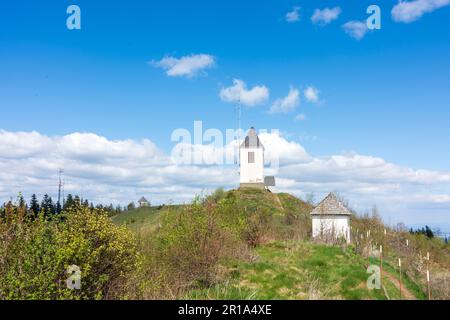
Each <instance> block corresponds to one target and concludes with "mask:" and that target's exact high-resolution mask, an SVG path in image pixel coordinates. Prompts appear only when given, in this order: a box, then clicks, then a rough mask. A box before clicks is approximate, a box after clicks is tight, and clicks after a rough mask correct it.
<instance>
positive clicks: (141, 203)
mask: <svg viewBox="0 0 450 320" xmlns="http://www.w3.org/2000/svg"><path fill="white" fill-rule="evenodd" d="M138 203H139V208H144V207H150V202H149V201H148V200H147V199H145V197H142V198H140V199H139V201H138Z"/></svg>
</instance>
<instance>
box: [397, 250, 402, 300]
mask: <svg viewBox="0 0 450 320" xmlns="http://www.w3.org/2000/svg"><path fill="white" fill-rule="evenodd" d="M398 269H399V272H400V277H399V282H400V300H402V260H400V258H398Z"/></svg>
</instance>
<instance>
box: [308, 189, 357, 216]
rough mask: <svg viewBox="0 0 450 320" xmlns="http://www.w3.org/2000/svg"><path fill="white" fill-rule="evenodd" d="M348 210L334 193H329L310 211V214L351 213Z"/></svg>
mask: <svg viewBox="0 0 450 320" xmlns="http://www.w3.org/2000/svg"><path fill="white" fill-rule="evenodd" d="M351 214H352V213H351V212H350V210H348V209H347V207H346V206H344V205H343V204H342V202H341V201H339V199H338V198H337V197H336V195H335V194H333V193H330V194H329V195H328V196H326V198H325V199H323V200H322V202H320V203H319V204H318V205H317V207H316V208H315V209H314V210H313V211H312V212H311V215H332V216H335V215H351Z"/></svg>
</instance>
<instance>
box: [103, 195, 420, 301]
mask: <svg viewBox="0 0 450 320" xmlns="http://www.w3.org/2000/svg"><path fill="white" fill-rule="evenodd" d="M229 198H233V199H235V200H236V202H233V203H236V207H235V208H236V210H243V212H244V214H245V215H246V216H248V217H252V218H255V217H256V221H257V223H260V222H258V221H259V220H261V221H263V220H264V221H265V222H264V223H266V224H267V223H268V224H269V228H266V227H264V228H263V229H262V230H263V231H262V232H263V233H264V235H263V236H262V237H261V240H260V241H259V242H258V243H257V244H256V246H255V248H249V249H248V250H249V252H248V253H246V252H243V253H242V255H241V257H237V258H232V257H229V258H225V259H223V260H221V261H220V262H219V264H218V265H217V267H215V268H216V271H215V276H214V277H213V278H214V279H215V280H213V281H212V282H210V281H209V280H208V285H206V286H203V287H198V284H197V285H193V286H192V287H191V288H188V289H187V290H186V292H185V293H184V295H183V296H181V297H184V298H188V299H388V298H394V299H396V298H398V297H399V292H398V291H399V290H398V274H396V270H395V269H394V268H391V267H389V266H387V265H386V268H385V276H384V278H383V282H384V284H385V290H381V289H379V290H369V289H368V288H367V285H366V282H367V279H368V277H369V274H368V273H367V272H366V270H367V266H368V264H369V263H370V264H375V265H378V264H379V262H378V261H377V260H376V259H372V261H371V260H370V259H369V260H368V259H367V257H363V256H361V255H359V254H357V252H356V250H355V248H354V247H353V246H348V247H347V246H344V247H339V246H329V245H324V244H317V243H312V242H310V240H309V239H310V231H311V219H310V212H311V210H312V209H313V206H311V205H310V204H308V203H306V202H304V201H302V200H301V199H298V198H296V197H294V196H292V195H290V194H287V193H279V194H274V193H271V192H268V191H265V190H259V189H238V190H231V191H228V192H220V193H217V194H213V195H211V196H210V197H207V198H205V199H201V200H200V203H197V204H196V206H198V205H200V206H203V207H205V208H206V207H209V206H210V205H211V201H213V203H220V202H221V201H222V200H225V199H229ZM212 207H214V206H212ZM189 208H190V205H184V206H165V207H152V208H141V209H136V210H133V211H130V212H127V213H123V214H121V215H118V216H115V217H113V218H112V220H113V221H114V223H116V224H119V225H122V224H125V225H126V226H127V227H128V228H130V229H131V230H133V231H134V232H135V233H137V234H139V235H141V236H142V235H143V236H144V237H151V235H152V234H156V233H159V232H158V231H157V230H159V228H158V227H159V226H161V225H164V222H165V219H164V217H165V216H167V215H169V216H171V217H174V215H175V217H176V215H177V214H179V213H180V214H181V213H184V215H186V213H188V215H189V214H190V213H189V212H191V211H190V210H189ZM194 212H197V211H194ZM196 214H198V213H196ZM251 221H252V222H254V220H251ZM195 228H196V227H195V226H194V229H195ZM180 230H184V228H178V229H177V230H175V229H170V228H169V229H167V228H166V233H165V234H166V235H171V234H173V233H174V232H180ZM194 231H195V232H199V231H200V230H197V229H196V230H194ZM194 243H197V242H194ZM233 250H237V248H233ZM177 263H178V262H177ZM403 281H404V288H403V290H404V297H407V298H409V299H423V298H424V295H423V293H422V291H423V290H422V289H421V288H418V287H417V286H416V285H415V284H414V283H412V282H411V281H409V279H408V278H407V277H406V276H404V278H403Z"/></svg>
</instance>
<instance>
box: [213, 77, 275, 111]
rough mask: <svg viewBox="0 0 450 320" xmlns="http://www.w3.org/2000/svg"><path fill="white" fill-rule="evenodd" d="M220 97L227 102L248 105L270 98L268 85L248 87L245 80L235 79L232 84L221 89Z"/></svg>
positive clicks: (257, 103) (254, 104)
mask: <svg viewBox="0 0 450 320" xmlns="http://www.w3.org/2000/svg"><path fill="white" fill-rule="evenodd" d="M220 98H221V99H222V100H223V101H225V102H232V103H236V102H238V103H242V104H243V105H245V106H248V107H254V106H256V105H259V104H262V103H264V102H266V101H267V100H268V99H269V89H268V88H267V87H266V86H254V87H253V88H251V89H247V85H246V84H245V82H244V81H242V80H239V79H234V80H233V85H232V86H230V87H226V88H222V89H221V90H220Z"/></svg>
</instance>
